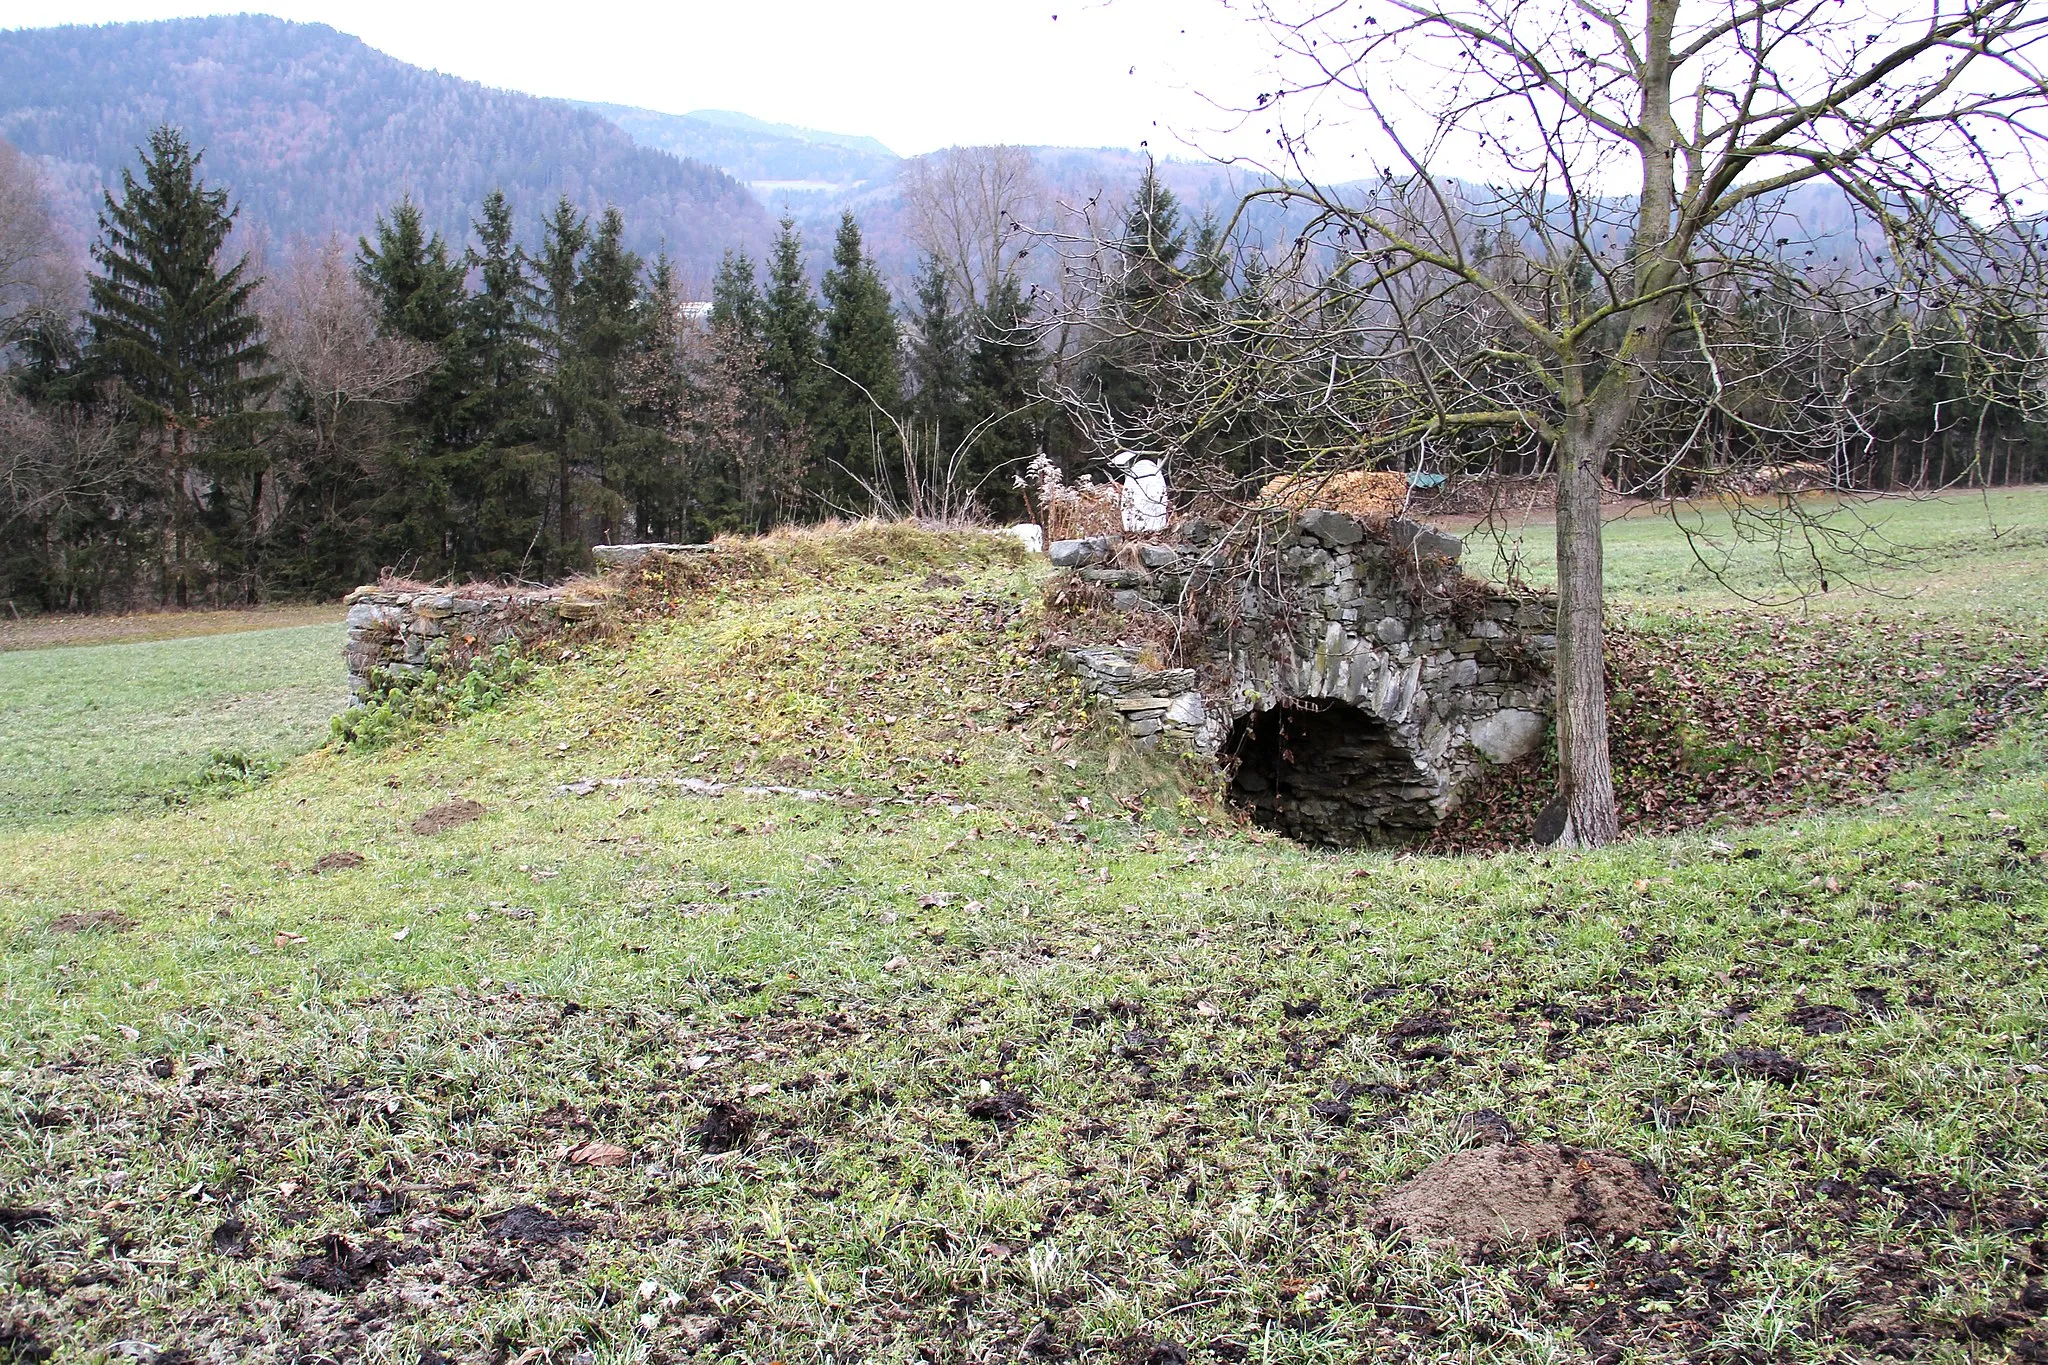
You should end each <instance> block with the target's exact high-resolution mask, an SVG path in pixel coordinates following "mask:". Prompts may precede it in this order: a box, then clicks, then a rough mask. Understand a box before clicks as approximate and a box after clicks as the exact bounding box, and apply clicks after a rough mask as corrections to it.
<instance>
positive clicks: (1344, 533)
mask: <svg viewBox="0 0 2048 1365" xmlns="http://www.w3.org/2000/svg"><path fill="white" fill-rule="evenodd" d="M1295 524H1296V525H1297V526H1299V527H1300V528H1301V530H1302V532H1303V533H1304V534H1306V535H1311V536H1314V537H1315V538H1316V539H1317V540H1320V541H1321V542H1323V544H1325V545H1328V546H1331V547H1332V548H1341V547H1343V546H1346V545H1356V544H1357V543H1358V542H1359V541H1361V540H1364V539H1365V527H1364V526H1362V525H1360V524H1359V521H1358V518H1356V517H1353V516H1347V515H1345V514H1344V513H1342V512H1332V511H1329V510H1327V509H1325V508H1315V509H1312V510H1310V511H1307V512H1303V513H1302V514H1301V518H1300V520H1299V521H1297V522H1296V523H1295Z"/></svg>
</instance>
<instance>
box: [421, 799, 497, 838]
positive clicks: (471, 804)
mask: <svg viewBox="0 0 2048 1365" xmlns="http://www.w3.org/2000/svg"><path fill="white" fill-rule="evenodd" d="M483 813H484V808H483V805H482V803H480V802H476V801H471V800H469V799H468V798H466V797H457V798H456V799H455V800H453V801H443V802H442V803H441V804H440V805H438V806H435V807H434V808H433V809H432V810H429V811H428V812H427V813H426V814H425V815H422V816H421V817H420V818H419V819H417V820H415V821H413V822H412V832H413V833H414V834H439V833H441V832H442V831H443V830H450V829H454V828H456V827H457V826H459V825H466V824H468V823H469V822H470V821H472V820H476V819H479V818H481V817H482V815H483Z"/></svg>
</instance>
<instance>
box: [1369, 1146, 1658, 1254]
mask: <svg viewBox="0 0 2048 1365" xmlns="http://www.w3.org/2000/svg"><path fill="white" fill-rule="evenodd" d="M1670 1220H1671V1210H1670V1208H1669V1207H1668V1206H1667V1205H1666V1204H1665V1203H1664V1201H1663V1200H1662V1199H1660V1198H1658V1197H1657V1193H1656V1191H1654V1190H1652V1189H1651V1188H1650V1186H1649V1184H1648V1182H1647V1181H1645V1180H1644V1179H1643V1177H1642V1175H1641V1174H1640V1173H1639V1172H1638V1171H1637V1170H1636V1168H1635V1166H1634V1164H1632V1163H1631V1162H1630V1161H1629V1160H1628V1159H1627V1158H1625V1157H1620V1156H1616V1155H1615V1154H1614V1153H1612V1152H1594V1151H1582V1150H1580V1149H1578V1148H1574V1147H1553V1146H1551V1145H1549V1144H1547V1143H1539V1144H1532V1145H1530V1146H1526V1147H1513V1146H1495V1147H1478V1148H1474V1149H1472V1150H1470V1151H1464V1152H1455V1153H1453V1154H1452V1155H1450V1156H1447V1157H1445V1158H1444V1159H1443V1160H1442V1161H1439V1162H1437V1163H1436V1164H1435V1165H1434V1166H1431V1167H1430V1168H1429V1169H1427V1170H1425V1171H1423V1172H1422V1173H1421V1174H1420V1175H1418V1176H1416V1177H1415V1178H1414V1179H1412V1180H1410V1181H1408V1182H1407V1183H1406V1184H1404V1185H1401V1186H1400V1187H1398V1188H1397V1189H1395V1190H1394V1191H1393V1192H1392V1193H1390V1194H1388V1195H1387V1197H1386V1198H1384V1199H1382V1200H1380V1202H1379V1203H1378V1204H1377V1205H1375V1206H1374V1207H1373V1226H1374V1227H1375V1228H1376V1229H1377V1230H1379V1231H1381V1232H1399V1233H1405V1234H1407V1235H1408V1236H1409V1237H1412V1238H1415V1239H1417V1240H1419V1241H1435V1242H1455V1243H1456V1244H1457V1245H1458V1246H1459V1247H1460V1248H1463V1249H1474V1248H1478V1247H1481V1246H1486V1245H1489V1244H1492V1243H1499V1242H1548V1241H1555V1240H1556V1239H1558V1238H1561V1237H1563V1236H1564V1234H1565V1229H1566V1228H1568V1227H1572V1226H1577V1227H1583V1228H1585V1229H1587V1230H1589V1231H1592V1232H1612V1233H1620V1234H1623V1235H1627V1234H1632V1233H1638V1232H1645V1231H1648V1230H1649V1229H1651V1228H1658V1227H1663V1226H1665V1225H1667V1224H1668V1223H1669V1222H1670Z"/></svg>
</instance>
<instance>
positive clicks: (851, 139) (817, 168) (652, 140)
mask: <svg viewBox="0 0 2048 1365" xmlns="http://www.w3.org/2000/svg"><path fill="white" fill-rule="evenodd" d="M575 103H576V104H577V106H578V107H579V108H583V109H588V110H590V111H591V112H592V113H595V114H598V115H600V116H602V117H604V118H607V119H610V120H611V121H612V122H613V123H616V124H617V125H618V126H619V127H620V128H621V129H623V130H624V131H625V132H626V133H627V134H628V135H629V136H630V137H632V139H633V140H634V141H635V142H638V143H639V144H640V145H642V146H643V147H651V148H655V149H658V150H660V151H665V152H669V153H671V154H673V155H675V156H681V157H688V158H690V159H692V160H696V161H702V162H704V163H705V164H707V165H711V166H716V167H718V168H719V169H721V170H723V171H724V172H725V173H726V174H728V175H730V176H733V177H734V178H735V179H738V180H742V181H745V182H746V183H747V184H749V185H750V186H753V187H755V188H756V189H757V191H759V192H762V193H764V194H772V193H773V187H777V186H782V185H789V184H811V185H818V186H821V187H823V186H830V187H832V188H833V189H838V190H844V189H851V188H854V187H856V186H860V185H863V184H867V183H870V182H873V181H878V180H886V179H888V178H890V177H893V176H894V175H895V173H896V168H897V166H898V165H899V164H900V163H901V161H902V158H901V157H899V156H897V155H896V154H895V153H894V152H892V151H890V150H889V149H888V148H887V147H884V146H883V145H882V144H881V143H880V142H878V141H876V140H875V139H874V138H871V137H858V136H853V135H848V134H839V133H823V132H819V131H817V130H816V129H812V128H798V127H795V126H794V125H791V124H786V123H768V122H766V121H764V120H762V119H757V118H753V117H751V116H749V115H746V114H737V113H733V112H731V111H729V110H723V109H703V110H698V111H696V112H694V113H689V114H664V113H661V112H660V111H658V110H654V109H640V108H635V107H633V106H630V105H623V104H601V103H597V102H593V101H587V100H579V101H575Z"/></svg>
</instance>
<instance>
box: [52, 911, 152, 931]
mask: <svg viewBox="0 0 2048 1365" xmlns="http://www.w3.org/2000/svg"><path fill="white" fill-rule="evenodd" d="M140 922H141V921H139V920H137V919H136V918H135V916H133V915H128V914H123V913H122V912H121V911H119V910H85V911H80V912H78V913H76V914H70V915H59V916H57V918H55V919H53V920H51V921H50V932H51V933H53V934H83V933H85V932H87V931H88V930H92V929H111V930H113V931H114V932H115V933H117V934H119V933H124V932H126V931H127V930H130V929H133V928H134V927H135V926H136V925H137V924H139V923H140Z"/></svg>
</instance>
